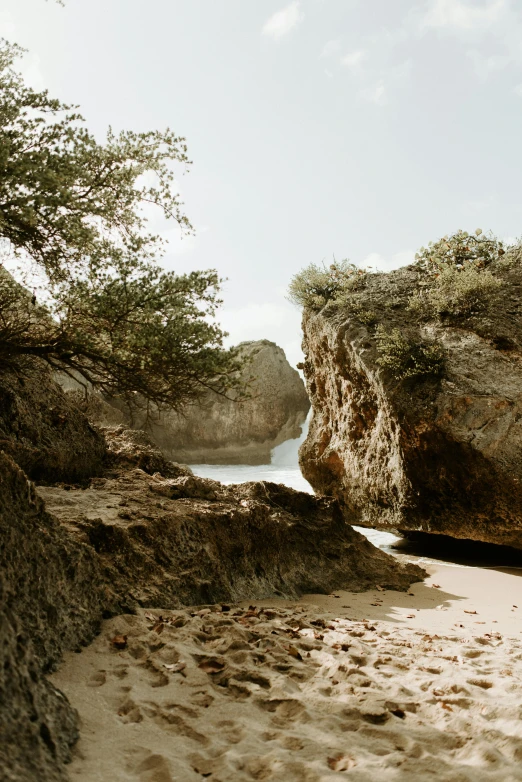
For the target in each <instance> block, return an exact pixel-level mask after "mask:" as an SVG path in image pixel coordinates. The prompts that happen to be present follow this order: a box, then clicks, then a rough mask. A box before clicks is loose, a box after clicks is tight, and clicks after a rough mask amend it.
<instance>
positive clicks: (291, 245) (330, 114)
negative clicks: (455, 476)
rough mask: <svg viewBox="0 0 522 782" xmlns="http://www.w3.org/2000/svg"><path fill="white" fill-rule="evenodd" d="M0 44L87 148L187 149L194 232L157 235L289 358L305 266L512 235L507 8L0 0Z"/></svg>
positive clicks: (513, 23) (521, 6) (514, 20)
mask: <svg viewBox="0 0 522 782" xmlns="http://www.w3.org/2000/svg"><path fill="white" fill-rule="evenodd" d="M0 35H2V36H3V37H6V38H8V39H9V40H11V41H16V42H17V43H19V44H21V45H22V46H24V47H25V48H26V49H27V50H28V54H27V55H26V57H25V59H24V61H23V63H22V64H21V69H22V70H23V72H24V74H25V76H26V79H27V80H28V81H29V82H30V83H31V84H32V85H34V86H36V87H38V88H48V89H49V90H50V92H51V94H52V95H53V96H56V97H58V98H60V99H62V100H64V101H66V102H72V103H75V104H79V105H80V107H81V110H82V113H83V115H84V116H85V118H86V119H87V122H88V126H89V128H90V129H91V130H92V131H93V132H95V133H96V135H97V137H99V138H100V140H102V139H103V137H104V134H105V133H106V131H107V128H108V127H109V126H112V128H113V129H115V130H119V129H133V130H148V129H156V128H158V129H163V128H165V127H167V126H168V127H170V128H172V129H173V130H174V131H175V132H176V133H178V134H180V135H183V136H185V137H186V139H187V143H188V147H189V155H190V157H191V159H192V160H193V165H192V166H191V169H190V173H188V174H187V175H184V176H181V177H180V179H179V189H180V193H181V194H182V197H183V200H184V202H185V211H186V213H187V215H188V216H189V218H190V219H191V221H192V222H193V224H194V225H195V227H196V236H195V237H190V238H185V239H181V238H180V234H179V230H178V229H177V227H174V226H171V227H170V228H169V230H168V234H167V235H168V238H169V239H170V240H171V241H170V244H169V249H168V253H167V255H166V257H165V259H164V264H165V266H166V267H168V268H169V269H174V270H176V271H179V272H180V273H182V272H185V271H189V270H192V269H204V268H205V269H206V268H216V269H217V270H218V271H219V273H220V274H221V275H222V277H224V278H227V280H226V282H225V283H224V285H223V298H224V306H223V309H222V311H221V315H220V321H221V323H222V324H223V326H224V327H225V328H226V329H227V331H229V332H230V337H229V342H230V344H237V343H238V342H240V341H242V340H246V339H263V338H266V339H271V340H273V341H275V342H277V343H278V344H279V345H281V347H283V348H284V350H285V352H286V353H287V356H288V358H289V360H290V361H291V363H293V364H294V365H295V363H297V362H298V361H299V360H300V355H301V354H300V341H301V333H300V318H301V314H300V312H299V310H298V308H296V307H295V305H293V304H291V303H290V302H288V301H287V299H286V291H287V287H288V284H289V282H290V280H291V278H292V276H293V275H294V274H296V273H297V272H299V271H300V270H301V269H302V268H303V267H305V266H307V265H309V264H310V263H317V264H320V263H321V262H324V263H326V264H330V263H331V262H332V259H333V258H336V259H338V260H340V259H343V258H349V259H350V260H351V261H353V262H355V263H357V264H360V265H361V266H372V267H373V268H375V269H380V270H383V271H387V270H390V269H392V268H396V267H398V266H402V265H404V264H406V263H409V262H411V260H412V259H413V255H414V253H415V251H416V250H417V249H418V248H419V247H421V246H422V245H424V244H426V243H427V242H428V241H429V240H435V239H437V238H439V237H440V236H442V235H444V234H447V233H450V232H452V231H454V230H457V229H459V228H462V229H464V230H469V231H472V230H475V229H476V228H482V229H483V230H489V229H491V230H493V232H494V233H496V234H497V235H499V236H501V237H503V238H515V237H518V236H519V235H520V234H521V233H522V187H521V184H520V183H521V173H520V172H521V162H522V143H521V139H522V0H393V2H391V0H293V1H292V2H284V0H283V2H280V1H279V0H257V2H254V0H147V1H146V2H145V0H65V7H61V6H60V5H58V4H57V3H55V2H54V1H53V0H48V2H46V0H1V2H0ZM152 219H153V220H155V219H156V218H155V217H153V218H152ZM152 227H154V225H153V226H152ZM160 228H161V230H164V226H163V225H162V226H160Z"/></svg>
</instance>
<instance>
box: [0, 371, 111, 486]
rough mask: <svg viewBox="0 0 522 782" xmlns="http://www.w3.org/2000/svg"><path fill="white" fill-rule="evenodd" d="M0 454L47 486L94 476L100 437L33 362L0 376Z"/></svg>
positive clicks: (101, 450) (97, 470)
mask: <svg viewBox="0 0 522 782" xmlns="http://www.w3.org/2000/svg"><path fill="white" fill-rule="evenodd" d="M0 450H3V451H4V452H5V453H8V454H9V455H10V456H12V458H13V459H14V461H15V462H16V463H17V464H18V465H19V466H20V467H21V468H22V469H23V470H24V472H25V473H26V474H27V475H28V476H29V477H30V478H32V479H33V480H35V481H44V482H49V483H55V482H57V481H64V482H72V483H74V482H77V481H82V480H85V479H86V478H90V477H91V476H92V475H98V474H100V473H101V472H102V470H103V462H104V458H105V442H104V438H103V436H102V435H101V434H100V433H99V432H98V431H97V430H96V429H95V428H94V427H93V426H91V424H90V423H89V421H88V419H87V417H86V416H85V415H84V414H83V413H82V412H81V411H80V410H79V409H78V407H77V406H76V404H75V403H74V400H73V399H72V398H71V397H69V396H68V395H67V394H66V393H64V391H63V389H62V388H61V387H60V386H59V385H58V384H57V383H55V382H54V380H53V379H52V376H51V372H50V370H49V368H48V367H47V366H46V365H45V364H44V363H43V362H41V361H40V360H38V359H33V358H31V359H26V360H25V361H24V363H23V364H20V365H19V366H17V367H15V366H13V367H12V368H7V367H5V366H4V367H2V370H1V372H0Z"/></svg>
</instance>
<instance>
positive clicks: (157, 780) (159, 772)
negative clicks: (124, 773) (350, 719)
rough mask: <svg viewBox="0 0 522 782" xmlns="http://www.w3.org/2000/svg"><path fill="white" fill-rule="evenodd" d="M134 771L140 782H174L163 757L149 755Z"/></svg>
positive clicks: (167, 763) (168, 765)
mask: <svg viewBox="0 0 522 782" xmlns="http://www.w3.org/2000/svg"><path fill="white" fill-rule="evenodd" d="M135 770H136V772H137V773H138V774H139V780H140V782H174V778H173V776H172V774H171V771H170V764H169V762H168V760H167V759H166V758H164V757H163V755H149V756H148V757H146V758H145V759H144V760H142V762H141V763H140V764H139V765H138V766H137V767H136V769H135Z"/></svg>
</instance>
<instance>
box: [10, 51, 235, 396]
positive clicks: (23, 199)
mask: <svg viewBox="0 0 522 782" xmlns="http://www.w3.org/2000/svg"><path fill="white" fill-rule="evenodd" d="M21 54H22V50H21V49H20V48H19V47H17V46H15V45H12V44H9V43H8V42H7V41H5V40H1V41H0V238H1V239H3V240H4V242H5V243H6V244H7V245H8V247H9V248H10V249H11V250H12V252H13V253H14V254H15V255H17V256H18V257H19V258H20V259H21V262H22V264H23V265H25V266H26V267H27V266H28V265H29V264H31V263H32V264H33V265H35V266H36V268H37V269H38V270H39V271H40V272H41V274H42V275H43V279H44V290H45V296H44V300H43V301H42V303H40V304H36V301H35V298H34V297H31V296H30V295H28V294H27V291H26V290H25V289H24V288H22V287H21V286H20V285H18V284H17V283H16V282H15V281H14V280H13V279H12V277H11V276H10V275H9V274H7V273H6V272H5V271H4V273H3V274H2V275H0V361H3V362H12V361H14V360H17V361H19V360H20V358H21V357H23V356H39V357H40V358H42V359H44V360H45V361H47V362H48V363H49V364H50V366H51V367H53V369H57V370H62V371H64V372H67V373H69V374H72V375H73V376H74V377H80V378H83V379H84V380H86V381H88V382H89V383H91V384H92V385H93V386H94V387H97V388H100V389H101V390H102V391H104V392H106V393H108V394H113V395H114V394H123V395H124V396H125V398H126V399H127V400H128V401H129V402H130V401H134V402H137V401H138V400H140V399H143V400H148V401H152V402H154V403H156V404H158V405H168V406H170V407H174V408H179V407H181V406H183V405H184V404H185V403H186V402H187V401H190V400H192V399H194V398H196V397H197V396H198V395H199V394H200V393H202V392H203V391H205V390H208V389H212V390H214V391H216V392H217V393H226V392H227V390H229V389H231V388H234V387H235V386H236V385H237V383H238V380H237V370H238V369H239V366H240V364H239V361H238V359H237V356H236V353H235V352H234V351H231V350H228V351H226V350H224V349H223V339H224V337H225V336H226V334H225V333H224V332H223V331H222V330H221V329H220V328H219V326H218V325H217V324H216V322H215V320H214V317H215V313H216V309H217V307H218V306H219V305H220V304H221V301H220V299H219V289H220V283H221V280H220V279H219V277H218V275H217V273H216V272H215V271H214V270H209V271H203V272H192V273H191V274H188V275H176V274H174V273H172V272H165V271H163V270H162V268H161V266H160V265H159V261H160V260H161V257H162V253H163V251H164V242H163V241H162V240H161V238H160V237H159V236H157V235H154V234H151V233H148V232H147V230H146V228H147V225H146V222H147V221H146V219H145V217H144V216H143V207H144V205H149V204H153V205H155V206H156V207H157V208H158V209H159V210H160V212H161V213H162V214H163V215H164V216H165V217H166V218H167V219H169V220H174V221H176V222H177V223H178V224H179V226H180V231H181V232H182V233H184V234H187V233H191V232H192V231H193V228H192V225H191V224H190V221H189V220H188V218H187V217H186V215H185V214H184V212H183V204H182V202H181V201H180V199H179V195H178V194H177V191H176V189H175V179H174V169H173V166H174V165H177V166H178V167H179V166H181V167H182V168H183V169H184V170H187V169H188V167H189V165H190V161H189V159H188V155H187V146H186V143H185V139H184V138H182V137H179V136H176V135H175V134H174V133H172V131H170V130H166V131H164V132H160V131H151V132H146V133H135V132H132V131H126V132H122V133H119V134H115V133H113V132H112V130H110V129H109V132H108V134H107V139H106V142H105V143H104V144H100V143H98V142H97V141H96V139H95V138H94V136H93V135H92V134H91V133H89V131H88V130H87V129H86V127H85V124H84V120H83V118H82V117H81V115H80V114H78V113H77V111H76V107H72V106H67V105H64V104H62V103H61V102H59V101H57V100H55V99H53V98H51V97H50V96H49V94H48V92H47V91H45V92H36V91H34V90H32V89H31V88H30V87H28V86H26V85H25V84H24V82H23V80H22V78H21V76H20V75H19V74H18V73H17V72H16V70H15V68H14V64H15V61H16V59H17V57H19V56H20V55H21Z"/></svg>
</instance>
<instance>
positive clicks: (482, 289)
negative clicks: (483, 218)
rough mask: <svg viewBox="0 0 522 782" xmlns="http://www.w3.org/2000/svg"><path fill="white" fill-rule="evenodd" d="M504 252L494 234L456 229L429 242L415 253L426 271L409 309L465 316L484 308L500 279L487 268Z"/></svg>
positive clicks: (491, 298)
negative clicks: (451, 234)
mask: <svg viewBox="0 0 522 782" xmlns="http://www.w3.org/2000/svg"><path fill="white" fill-rule="evenodd" d="M504 254H505V250H504V245H503V243H502V242H501V241H499V240H498V239H496V238H495V237H494V236H491V235H488V236H484V235H483V234H482V231H481V230H480V229H477V231H475V235H471V234H468V233H466V232H465V231H458V232H457V233H456V234H453V236H449V237H448V236H445V237H444V238H443V239H440V240H439V241H438V242H435V243H430V245H429V246H428V248H424V247H423V248H421V250H420V252H419V253H417V255H416V259H417V265H418V266H419V267H420V268H421V269H422V270H423V271H424V272H426V280H425V281H424V282H423V284H422V287H421V290H419V291H417V292H416V293H415V294H414V295H413V296H412V297H411V299H410V302H409V305H408V308H409V309H410V310H412V311H413V312H415V313H416V314H418V315H419V316H421V317H434V316H442V317H444V316H450V317H463V318H467V317H470V316H471V315H474V314H477V313H479V312H482V311H484V310H486V309H487V308H488V307H489V306H490V304H491V302H492V300H493V294H494V293H495V292H496V291H497V290H498V288H499V287H500V286H501V284H502V283H501V281H500V280H498V279H497V278H496V277H494V276H493V274H492V273H491V271H490V270H489V269H488V268H487V267H488V266H489V265H490V264H491V263H492V262H493V261H496V260H498V259H499V258H502V256H503V255H504Z"/></svg>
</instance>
